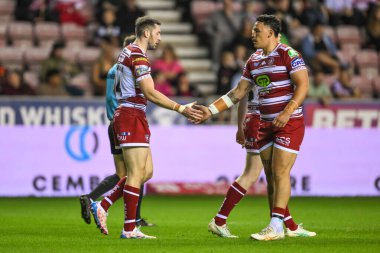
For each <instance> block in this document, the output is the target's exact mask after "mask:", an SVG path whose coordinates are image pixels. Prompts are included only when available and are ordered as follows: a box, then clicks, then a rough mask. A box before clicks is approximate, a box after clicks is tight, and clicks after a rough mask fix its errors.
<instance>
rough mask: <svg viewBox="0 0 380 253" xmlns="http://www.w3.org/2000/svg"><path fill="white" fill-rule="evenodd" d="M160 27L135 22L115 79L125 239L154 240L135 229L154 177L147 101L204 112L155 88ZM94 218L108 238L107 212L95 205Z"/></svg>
mask: <svg viewBox="0 0 380 253" xmlns="http://www.w3.org/2000/svg"><path fill="white" fill-rule="evenodd" d="M160 25H161V23H160V22H159V21H158V20H156V19H153V18H150V17H146V16H145V17H140V18H138V19H137V20H136V25H135V31H136V40H135V41H134V42H133V43H131V44H129V45H128V46H127V47H124V48H123V50H122V52H121V53H120V55H119V57H118V60H117V66H116V75H115V84H114V89H115V94H116V98H117V100H118V104H119V106H118V108H117V109H116V111H115V113H114V118H113V131H114V135H115V137H116V138H115V143H116V145H117V146H118V147H119V148H121V149H122V153H123V158H124V163H125V169H126V174H127V180H126V183H125V185H124V187H123V199H124V211H125V220H124V227H123V230H122V233H121V236H120V237H121V238H123V239H142V238H145V239H154V238H155V237H154V236H148V235H146V234H144V233H142V232H141V231H140V229H139V228H137V227H136V208H137V203H138V199H139V193H140V186H141V185H142V184H143V183H144V182H146V181H147V180H149V179H150V178H151V177H152V175H153V162H152V155H151V150H150V147H149V143H150V130H149V125H148V122H147V120H146V115H145V110H146V105H147V101H148V100H149V101H151V102H153V103H155V104H156V105H158V106H160V107H163V108H166V109H170V110H174V111H177V112H178V113H181V114H182V115H184V116H186V117H188V118H193V119H194V120H199V119H200V118H201V116H202V112H201V111H197V110H195V109H192V108H191V106H185V105H180V104H178V103H176V102H174V101H172V100H171V99H169V98H168V97H166V96H165V95H163V94H162V93H160V92H158V91H157V90H155V88H154V82H153V79H152V77H151V69H150V62H149V59H148V57H147V55H146V51H147V50H150V49H155V48H156V47H157V46H158V44H159V43H160V41H161V28H160ZM93 213H94V218H95V220H96V221H97V224H98V226H99V228H100V230H101V231H102V232H103V233H104V234H108V230H107V226H106V220H107V212H106V211H105V210H104V209H103V208H102V206H101V205H100V204H99V203H97V204H96V205H93Z"/></svg>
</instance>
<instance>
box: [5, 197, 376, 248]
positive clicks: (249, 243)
mask: <svg viewBox="0 0 380 253" xmlns="http://www.w3.org/2000/svg"><path fill="white" fill-rule="evenodd" d="M222 200H223V197H221V196H220V197H207V196H190V197H188V196H187V197H163V196H149V195H148V196H147V197H146V198H145V199H144V203H143V210H142V212H143V216H144V217H148V218H149V221H151V222H154V223H156V224H157V226H156V227H151V228H143V229H142V231H143V232H145V233H147V234H151V235H155V236H157V237H158V239H157V240H122V239H119V235H120V231H121V229H122V224H123V210H122V201H119V202H118V203H116V204H115V205H114V206H113V207H111V209H110V214H109V216H108V228H109V231H110V234H109V235H108V236H104V235H102V234H100V232H99V230H98V229H97V228H96V227H95V224H94V223H93V222H92V224H91V225H87V224H85V223H84V222H83V221H82V219H81V218H80V208H79V201H78V199H76V198H0V252H23V253H26V252H33V253H40V252H84V253H96V252H102V253H105V252H112V253H119V252H131V253H132V252H133V253H135V252H144V253H151V252H165V253H168V252H216V253H224V252H226V253H236V252H244V253H245V252H281V253H286V252H292V253H298V252H305V253H308V252H324V253H335V252H344V253H351V252H365V253H368V252H380V199H379V198H311V197H310V198H293V199H292V200H291V202H290V209H291V213H292V215H293V217H294V218H295V220H296V221H297V222H304V225H305V227H306V228H308V229H310V230H313V231H316V232H317V234H318V235H317V237H314V238H285V239H284V240H280V241H271V242H258V241H253V240H251V239H249V235H250V234H251V233H253V232H258V231H259V230H261V229H262V228H264V227H265V226H266V225H267V224H268V221H269V214H268V208H267V202H266V199H265V198H264V197H246V198H245V199H243V200H242V201H241V202H240V203H239V205H238V206H237V207H236V208H235V210H234V211H233V212H232V214H231V215H230V218H229V226H230V229H231V231H232V232H233V233H234V234H236V235H238V236H239V239H224V238H219V237H216V236H215V235H212V234H211V233H209V232H208V231H207V224H208V222H209V221H210V219H211V218H212V217H213V215H215V213H216V212H217V211H218V209H219V206H220V203H221V201H222Z"/></svg>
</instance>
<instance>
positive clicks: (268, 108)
mask: <svg viewBox="0 0 380 253" xmlns="http://www.w3.org/2000/svg"><path fill="white" fill-rule="evenodd" d="M303 69H307V68H306V65H305V62H304V61H303V59H302V56H301V54H300V53H298V52H297V51H296V50H294V49H293V48H291V47H289V46H287V45H284V44H281V43H279V44H278V45H277V47H276V48H275V49H274V50H273V51H272V52H271V53H270V54H269V55H267V56H265V55H263V51H262V50H261V49H259V50H257V51H256V52H255V53H253V54H252V55H251V57H250V58H249V59H248V61H247V63H246V64H245V67H244V70H243V75H242V77H241V78H242V79H244V80H248V81H250V82H251V83H252V84H254V85H255V86H257V88H258V94H259V108H260V117H261V119H262V120H265V121H272V120H274V118H276V116H277V115H278V114H279V113H280V112H281V111H282V110H283V109H284V108H285V107H286V105H287V104H288V103H289V101H290V99H291V98H292V96H293V93H294V88H295V87H294V85H293V84H292V82H291V79H290V75H291V74H292V73H294V72H296V71H299V70H303ZM302 116H303V113H302V107H301V106H300V107H298V108H297V109H296V110H295V111H294V112H293V114H292V115H291V116H290V118H300V117H302Z"/></svg>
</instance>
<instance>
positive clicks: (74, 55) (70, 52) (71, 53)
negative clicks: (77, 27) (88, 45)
mask: <svg viewBox="0 0 380 253" xmlns="http://www.w3.org/2000/svg"><path fill="white" fill-rule="evenodd" d="M62 54H63V58H65V59H66V60H68V61H69V62H71V63H77V62H78V48H70V47H68V46H66V47H65V49H63V51H62Z"/></svg>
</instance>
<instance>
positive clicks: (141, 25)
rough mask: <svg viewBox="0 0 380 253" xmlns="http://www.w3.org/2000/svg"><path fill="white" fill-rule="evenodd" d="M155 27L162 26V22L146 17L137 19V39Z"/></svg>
mask: <svg viewBox="0 0 380 253" xmlns="http://www.w3.org/2000/svg"><path fill="white" fill-rule="evenodd" d="M155 25H161V22H160V21H158V20H157V19H154V18H151V17H148V16H144V17H139V18H138V19H136V24H135V32H136V36H137V37H141V36H142V35H143V34H144V31H145V30H146V29H148V28H152V27H154V26H155Z"/></svg>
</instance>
